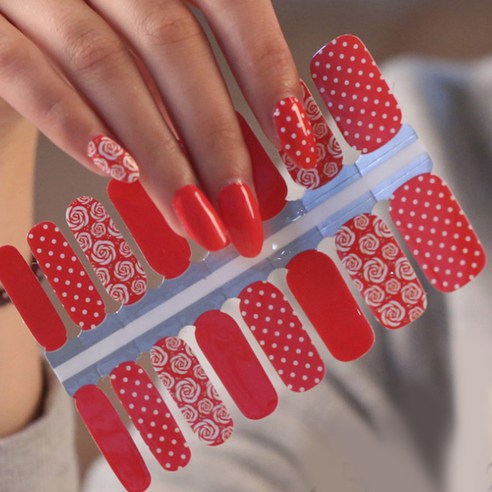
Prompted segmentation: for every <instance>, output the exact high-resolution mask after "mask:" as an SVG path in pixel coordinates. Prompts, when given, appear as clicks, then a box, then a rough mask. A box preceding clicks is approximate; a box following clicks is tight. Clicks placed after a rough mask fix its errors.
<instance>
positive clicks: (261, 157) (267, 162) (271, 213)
mask: <svg viewBox="0 0 492 492" xmlns="http://www.w3.org/2000/svg"><path fill="white" fill-rule="evenodd" d="M236 114H237V118H238V120H239V125H240V126H241V131H242V133H243V138H244V141H245V142H246V146H247V148H248V151H249V155H250V157H251V165H252V170H253V180H254V184H255V191H256V195H257V197H258V205H259V206H260V213H261V217H262V218H263V220H269V219H271V218H273V217H275V216H276V215H278V214H279V213H280V212H281V211H282V209H283V208H284V207H285V204H286V197H287V184H286V183H285V180H284V178H282V175H281V174H280V173H279V171H278V169H277V168H276V167H275V164H274V163H273V162H272V160H271V159H270V156H269V155H268V154H267V153H266V151H265V149H264V148H263V145H261V143H260V141H259V140H258V138H257V137H256V135H255V134H254V132H253V130H251V128H250V127H249V125H248V123H247V121H246V120H245V119H244V117H243V116H242V115H241V114H239V113H236Z"/></svg>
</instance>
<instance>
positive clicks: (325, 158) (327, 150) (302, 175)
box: [280, 80, 343, 190]
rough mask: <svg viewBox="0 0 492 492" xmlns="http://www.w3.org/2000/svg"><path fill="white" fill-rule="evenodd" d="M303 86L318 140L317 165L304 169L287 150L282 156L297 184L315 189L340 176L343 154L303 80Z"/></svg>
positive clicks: (281, 153)
mask: <svg viewBox="0 0 492 492" xmlns="http://www.w3.org/2000/svg"><path fill="white" fill-rule="evenodd" d="M301 87H302V92H303V102H304V107H305V108H306V112H307V115H308V118H309V121H310V122H311V126H312V128H313V134H314V138H315V142H316V165H315V166H314V167H313V168H311V169H302V168H300V167H298V166H297V165H296V163H295V161H294V160H292V159H291V157H290V156H289V155H288V154H287V153H286V152H285V151H281V152H280V157H281V158H282V160H283V162H284V164H285V167H286V169H287V171H289V174H290V175H291V177H292V179H293V180H294V181H295V182H296V183H297V184H299V185H301V186H304V187H305V188H307V189H308V190H315V189H317V188H320V187H321V186H323V185H325V184H326V183H328V182H330V181H331V180H332V179H334V178H335V177H336V176H338V173H339V172H340V171H341V170H342V167H343V154H342V149H341V148H340V144H339V143H338V141H337V139H336V138H335V136H334V135H333V133H332V131H331V129H330V127H329V126H328V124H327V122H326V120H325V117H324V116H323V113H322V112H321V110H320V108H319V106H318V105H317V104H316V101H315V100H314V97H313V96H312V94H311V92H310V91H309V89H308V88H307V86H306V84H305V83H304V82H303V81H302V80H301Z"/></svg>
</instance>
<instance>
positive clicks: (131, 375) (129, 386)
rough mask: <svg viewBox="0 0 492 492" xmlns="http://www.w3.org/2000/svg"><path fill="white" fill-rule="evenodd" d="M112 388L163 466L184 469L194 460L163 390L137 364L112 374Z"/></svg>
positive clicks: (116, 368) (125, 365) (129, 364)
mask: <svg viewBox="0 0 492 492" xmlns="http://www.w3.org/2000/svg"><path fill="white" fill-rule="evenodd" d="M110 379H111V384H112V386H113V389H114V391H115V393H116V395H117V396H118V398H119V400H120V401H121V403H122V404H123V406H124V407H125V410H126V412H127V413H128V415H129V417H130V419H131V420H132V422H133V425H134V426H135V427H136V428H137V430H138V431H139V432H140V435H141V436H142V439H143V440H144V441H145V443H146V444H147V446H148V447H149V449H150V451H151V452H152V454H153V455H154V456H155V458H156V459H157V461H158V462H159V463H160V465H161V466H162V467H163V468H164V469H165V470H169V471H176V470H179V469H180V468H184V467H185V466H186V465H187V464H188V462H189V461H190V458H191V453H190V449H189V447H188V443H187V442H186V439H185V438H184V436H183V434H182V433H181V430H180V429H179V427H178V424H176V421H175V420H174V417H173V416H172V414H171V412H170V411H169V408H168V407H167V405H166V404H165V403H164V401H163V400H162V396H161V394H160V393H159V390H158V389H157V388H156V387H155V386H154V384H153V383H152V381H151V379H150V378H149V376H148V375H147V373H146V372H145V371H144V370H143V369H142V368H141V367H140V366H139V365H137V364H135V363H134V362H131V361H130V362H124V363H122V364H120V365H118V366H117V367H115V368H114V369H113V370H112V371H111V377H110Z"/></svg>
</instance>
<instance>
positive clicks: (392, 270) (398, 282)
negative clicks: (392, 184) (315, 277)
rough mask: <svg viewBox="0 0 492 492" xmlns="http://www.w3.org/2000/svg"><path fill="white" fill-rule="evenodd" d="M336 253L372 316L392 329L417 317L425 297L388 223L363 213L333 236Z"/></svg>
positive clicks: (424, 305)
mask: <svg viewBox="0 0 492 492" xmlns="http://www.w3.org/2000/svg"><path fill="white" fill-rule="evenodd" d="M335 245H336V248H337V253H338V256H339V257H340V259H341V260H342V263H343V265H344V267H345V269H346V270H347V272H348V274H349V275H350V276H351V277H352V280H353V281H354V283H355V285H356V286H357V288H358V289H359V292H360V293H361V295H362V297H363V298H364V301H365V302H366V304H367V305H368V306H369V307H370V308H371V311H372V313H373V314H374V316H375V317H376V319H377V320H378V321H379V322H380V323H381V324H382V325H383V326H384V327H386V328H391V329H396V328H402V327H403V326H406V325H408V324H409V323H411V322H412V321H415V320H416V319H417V318H419V317H420V316H421V315H422V314H423V312H424V311H425V309H426V307H427V297H426V295H425V292H424V289H423V288H422V285H421V284H420V281H419V280H418V278H417V275H416V274H415V271H414V269H413V267H412V265H411V264H410V262H409V261H408V258H407V257H406V256H405V255H404V253H403V251H402V250H401V249H400V246H399V245H398V243H397V241H396V239H395V237H394V236H393V233H392V232H391V230H390V228H389V227H388V225H387V224H386V223H385V222H384V221H383V220H382V219H381V218H379V217H377V216H375V215H369V214H363V215H359V216H358V217H355V218H354V219H352V220H350V221H349V222H347V223H346V224H345V225H344V226H343V227H341V228H340V229H339V231H338V232H337V234H336V236H335Z"/></svg>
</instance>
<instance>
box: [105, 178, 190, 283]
mask: <svg viewBox="0 0 492 492" xmlns="http://www.w3.org/2000/svg"><path fill="white" fill-rule="evenodd" d="M108 195H109V198H110V200H111V201H112V202H113V205H114V206H115V207H116V210H118V213H119V214H120V216H121V218H122V219H123V220H124V221H125V224H126V226H127V227H128V229H129V230H130V232H131V234H132V236H133V238H134V239H135V241H136V242H137V244H138V245H139V246H140V249H141V250H142V253H143V254H144V256H145V259H146V260H147V261H148V262H149V264H150V266H151V267H152V268H153V269H154V270H155V271H156V272H157V273H160V274H161V275H163V276H164V277H165V278H166V279H170V278H176V277H179V276H180V275H181V274H183V273H184V272H185V271H186V270H187V269H188V267H189V266H190V258H191V250H190V245H189V244H188V241H186V239H185V238H183V237H181V236H178V235H177V234H176V233H175V232H174V231H173V230H172V229H171V228H170V227H169V225H168V223H167V222H166V220H165V219H164V217H163V216H162V214H161V212H160V211H159V210H158V208H157V207H156V206H155V204H154V202H153V201H152V200H151V199H150V197H149V195H147V193H146V192H145V190H144V189H143V186H142V185H141V184H140V182H136V183H131V184H128V183H121V182H120V181H116V180H111V181H110V183H109V186H108Z"/></svg>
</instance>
